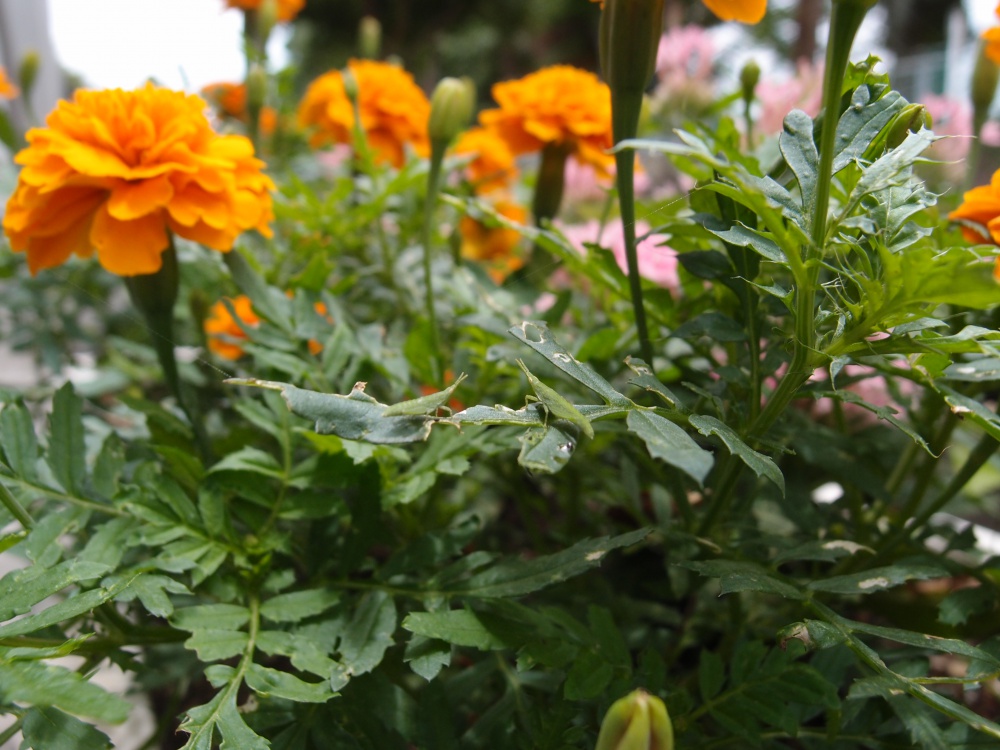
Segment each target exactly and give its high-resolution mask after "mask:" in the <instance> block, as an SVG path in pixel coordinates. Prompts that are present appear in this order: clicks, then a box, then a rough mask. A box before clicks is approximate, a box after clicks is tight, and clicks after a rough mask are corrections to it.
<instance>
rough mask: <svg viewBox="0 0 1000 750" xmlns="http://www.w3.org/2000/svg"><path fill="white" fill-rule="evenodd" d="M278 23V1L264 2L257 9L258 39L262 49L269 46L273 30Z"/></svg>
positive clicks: (267, 0)
mask: <svg viewBox="0 0 1000 750" xmlns="http://www.w3.org/2000/svg"><path fill="white" fill-rule="evenodd" d="M276 23H278V0H263V2H262V3H261V4H260V7H259V8H258V9H257V38H258V39H260V46H261V48H263V47H264V45H265V44H267V39H268V37H269V36H271V30H272V29H273V28H274V25H275V24H276Z"/></svg>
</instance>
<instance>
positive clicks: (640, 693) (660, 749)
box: [594, 690, 674, 750]
mask: <svg viewBox="0 0 1000 750" xmlns="http://www.w3.org/2000/svg"><path fill="white" fill-rule="evenodd" d="M594 750H674V727H673V724H671V722H670V714H668V713H667V707H666V706H665V705H664V704H663V701H661V700H660V699H659V698H657V697H656V696H655V695H650V694H649V693H647V692H646V691H645V690H635V691H633V692H631V693H629V694H628V695H626V696H625V697H624V698H621V699H619V700H617V701H615V702H614V703H612V704H611V708H609V709H608V713H607V714H606V715H605V717H604V721H603V722H602V723H601V733H600V734H599V735H598V737H597V746H596V747H595V748H594Z"/></svg>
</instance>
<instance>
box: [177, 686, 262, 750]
mask: <svg viewBox="0 0 1000 750" xmlns="http://www.w3.org/2000/svg"><path fill="white" fill-rule="evenodd" d="M179 728H180V730H181V731H183V732H187V733H188V734H189V735H190V736H189V737H188V741H187V742H186V743H184V747H182V748H181V750H212V748H213V747H214V743H213V737H214V735H215V732H216V730H218V732H219V734H220V735H222V745H221V746H220V747H221V750H268V748H270V744H269V743H268V742H267V740H265V739H264V738H263V737H260V736H259V735H257V733H256V732H254V731H253V730H252V729H250V727H248V726H247V725H246V722H245V721H244V720H243V716H242V715H241V714H240V712H239V710H237V708H236V691H235V690H230V689H226V690H223V691H222V692H220V693H218V694H217V695H216V696H215V697H214V698H213V699H212V700H211V701H210V702H208V703H206V704H205V705H203V706H196V707H195V708H191V709H188V712H187V716H186V717H185V719H184V722H183V723H182V724H181V725H180V727H179Z"/></svg>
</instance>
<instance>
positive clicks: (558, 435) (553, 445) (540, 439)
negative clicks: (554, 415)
mask: <svg viewBox="0 0 1000 750" xmlns="http://www.w3.org/2000/svg"><path fill="white" fill-rule="evenodd" d="M576 434H577V433H576V430H575V428H574V427H573V426H572V425H571V424H570V423H568V422H565V421H563V422H562V423H561V424H560V423H559V422H553V423H551V424H548V425H545V426H544V427H536V428H532V429H530V430H528V431H527V432H526V433H524V434H523V435H522V436H521V437H520V438H519V440H520V441H521V453H520V454H519V455H518V457H517V462H518V463H519V464H521V466H523V467H524V468H525V469H527V470H528V471H533V472H535V473H538V474H555V473H556V472H557V471H559V470H560V469H561V468H563V467H564V466H565V465H566V464H567V463H568V462H569V459H570V457H571V456H572V455H573V451H574V450H576V442H577V441H576Z"/></svg>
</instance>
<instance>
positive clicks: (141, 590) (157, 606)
mask: <svg viewBox="0 0 1000 750" xmlns="http://www.w3.org/2000/svg"><path fill="white" fill-rule="evenodd" d="M168 591H169V592H170V593H172V594H186V595H190V594H191V592H190V591H189V590H188V587H187V586H185V585H184V584H183V583H181V582H180V581H175V580H174V579H173V578H168V577H167V576H161V575H155V574H152V573H144V574H143V575H141V576H139V577H138V578H136V579H135V580H134V581H133V582H132V585H131V586H129V587H128V589H126V591H125V592H124V593H123V594H122V595H121V596H119V597H118V601H122V602H129V601H132V600H133V599H138V600H139V601H140V602H142V606H143V607H145V609H146V611H147V612H149V614H151V615H153V616H154V617H170V616H171V615H172V614H173V613H174V605H173V602H171V601H170V597H169V596H167V593H166V592H168Z"/></svg>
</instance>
